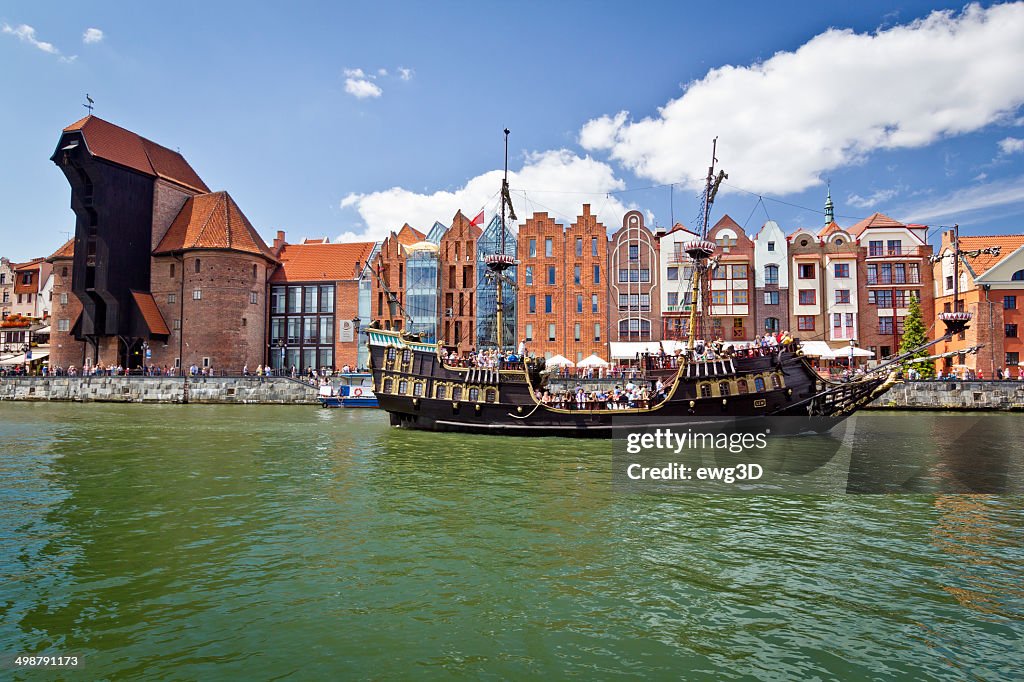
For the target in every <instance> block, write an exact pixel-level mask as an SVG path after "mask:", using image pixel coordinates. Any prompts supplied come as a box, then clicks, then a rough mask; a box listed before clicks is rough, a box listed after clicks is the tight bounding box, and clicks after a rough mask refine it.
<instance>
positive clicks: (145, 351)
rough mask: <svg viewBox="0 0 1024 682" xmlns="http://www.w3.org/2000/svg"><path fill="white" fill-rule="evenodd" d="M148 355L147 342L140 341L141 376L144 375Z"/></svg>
mask: <svg viewBox="0 0 1024 682" xmlns="http://www.w3.org/2000/svg"><path fill="white" fill-rule="evenodd" d="M148 357H149V342H148V341H143V342H142V376H146V359H147V358H148Z"/></svg>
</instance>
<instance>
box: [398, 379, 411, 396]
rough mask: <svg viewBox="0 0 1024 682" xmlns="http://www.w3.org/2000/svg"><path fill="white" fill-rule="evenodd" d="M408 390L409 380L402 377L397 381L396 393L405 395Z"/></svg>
mask: <svg viewBox="0 0 1024 682" xmlns="http://www.w3.org/2000/svg"><path fill="white" fill-rule="evenodd" d="M408 391H409V382H408V381H407V380H406V379H402V380H401V381H399V382H398V395H405V394H406V393H407V392H408Z"/></svg>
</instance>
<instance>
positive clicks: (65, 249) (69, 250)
mask: <svg viewBox="0 0 1024 682" xmlns="http://www.w3.org/2000/svg"><path fill="white" fill-rule="evenodd" d="M74 257H75V238H74V237H72V238H71V239H69V240H67V241H66V242H64V246H62V247H60V248H59V249H57V250H56V251H54V252H53V254H51V255H50V257H49V258H47V259H46V260H48V261H51V262H52V261H55V260H60V259H62V258H74Z"/></svg>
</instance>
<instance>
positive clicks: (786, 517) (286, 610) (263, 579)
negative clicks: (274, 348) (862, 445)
mask: <svg viewBox="0 0 1024 682" xmlns="http://www.w3.org/2000/svg"><path fill="white" fill-rule="evenodd" d="M885 416H886V415H877V416H872V415H864V416H860V417H858V421H857V438H858V439H865V438H867V439H871V438H875V439H877V442H878V444H879V445H878V446H877V448H876V449H877V450H878V451H880V452H882V451H884V450H885V448H886V444H887V443H889V441H890V435H889V428H890V426H889V423H888V422H885V421H884V419H883V418H884V417H885ZM1003 417H1005V415H1002V416H1001V415H990V416H988V417H987V419H989V421H987V422H983V424H982V425H983V426H984V428H985V429H986V430H987V432H988V433H989V436H991V435H992V434H996V436H994V437H992V439H991V441H992V442H993V443H996V445H998V434H999V433H1002V434H1003V436H1004V438H1006V441H1005V442H1006V443H1016V442H1019V439H1017V440H1012V439H1011V438H1010V436H1012V437H1013V438H1016V437H1017V433H1018V432H1017V431H1015V429H1017V428H1018V427H1017V426H1016V423H1015V422H1008V421H1005V420H1004V421H1000V420H1001V419H1003ZM943 419H944V417H943V416H942V415H915V417H914V420H913V428H915V429H918V430H919V431H920V433H921V434H922V436H921V438H922V440H921V442H922V443H926V444H927V445H928V448H929V452H933V451H937V450H938V448H940V447H945V446H944V445H942V444H940V443H938V442H937V441H936V439H935V434H936V433H937V432H941V433H946V432H948V430H949V429H948V426H947V425H944V424H943ZM976 426H977V425H976ZM972 428H974V427H972ZM966 430H969V429H965V431H966ZM806 442H809V441H806ZM806 442H805V444H803V445H801V444H796V445H794V447H797V448H799V447H807V446H806ZM0 445H2V452H3V453H4V457H3V458H2V460H0V511H2V513H0V585H2V587H0V649H2V650H3V651H5V652H18V651H26V652H31V651H43V650H51V651H59V652H77V653H80V654H82V655H84V656H85V659H86V661H87V666H88V667H87V669H86V670H85V671H83V672H87V673H88V677H89V678H90V679H95V678H113V679H123V678H137V677H142V676H146V677H172V678H185V679H193V678H203V679H206V678H210V677H211V676H215V677H228V676H243V675H245V676H249V677H252V676H255V677H259V678H273V677H280V676H288V675H294V676H296V677H301V678H329V677H338V676H340V675H356V676H360V677H368V676H373V677H390V678H394V677H407V676H409V675H410V674H411V673H419V674H423V673H426V674H428V675H431V674H432V675H440V674H445V675H448V674H452V673H455V674H462V675H472V676H479V675H488V676H494V677H497V676H502V677H522V676H524V675H537V676H540V675H544V676H551V677H564V676H567V675H581V676H582V675H586V676H590V677H607V676H610V675H613V674H621V673H622V672H627V673H631V674H636V675H659V676H666V675H670V674H671V675H673V676H683V677H707V678H714V679H731V678H743V677H747V678H750V677H754V678H774V679H795V678H807V677H822V678H844V679H850V678H880V677H887V678H908V677H913V678H917V679H961V678H963V677H965V676H973V677H976V678H980V679H995V678H1006V679H1009V678H1011V677H1013V676H1014V673H1015V672H1016V673H1018V674H1019V672H1020V668H1019V665H1020V664H1019V661H1018V659H1019V656H1018V655H1017V654H1016V653H1015V652H1017V651H1019V643H1020V640H1021V636H1022V630H1021V620H1022V618H1021V616H1022V614H1024V607H1022V600H1024V596H1022V593H1021V587H1020V586H1021V584H1022V579H1024V567H1022V565H1021V560H1022V558H1021V550H1020V546H1021V529H1022V525H1024V515H1022V512H1021V509H1020V502H1021V499H1020V498H1010V497H996V496H945V495H906V494H903V495H889V496H878V495H872V496H845V495H837V496H792V495H790V496H748V497H742V496H711V495H625V494H620V493H617V492H615V491H613V489H612V486H611V448H610V446H609V445H608V444H607V443H603V442H596V441H585V442H577V441H564V440H554V439H540V438H537V439H523V438H516V439H504V438H492V437H471V436H454V435H444V434H429V433H417V432H407V431H401V430H395V429H391V428H389V427H388V426H387V425H386V420H385V418H384V416H383V415H382V414H381V413H378V412H375V411H345V410H318V409H313V408H306V407H296V408H291V407H233V406H189V407H182V406H116V405H109V406H106V405H89V406H82V405H24V404H14V405H12V404H4V405H0ZM892 449H893V448H892V447H891V446H890V447H889V450H890V451H891V450H892ZM932 449H934V450H932ZM929 456H931V455H929ZM889 459H890V460H891V459H892V458H891V457H890V458H889ZM885 460H886V458H885V457H878V459H877V462H878V465H879V466H885V465H884V461H885ZM778 464H779V466H780V467H783V468H785V467H787V466H788V467H790V468H798V467H800V466H801V464H800V460H799V458H797V459H790V460H786V461H780V462H779V463H778ZM862 464H865V463H864V462H862ZM900 466H904V465H900ZM863 468H867V466H866V464H865V466H864V467H863ZM913 478H914V477H913V476H911V477H910V478H907V479H904V480H908V481H913ZM914 485H916V484H913V483H911V484H910V486H909V487H910V489H911V490H913V487H914Z"/></svg>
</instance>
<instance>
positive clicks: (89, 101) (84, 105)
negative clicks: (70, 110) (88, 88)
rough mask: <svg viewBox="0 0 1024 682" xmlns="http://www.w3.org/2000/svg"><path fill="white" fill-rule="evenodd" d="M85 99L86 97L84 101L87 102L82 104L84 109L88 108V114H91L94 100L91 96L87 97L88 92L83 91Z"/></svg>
mask: <svg viewBox="0 0 1024 682" xmlns="http://www.w3.org/2000/svg"><path fill="white" fill-rule="evenodd" d="M85 99H86V102H88V104H83V105H82V106H83V107H85V108H86V109H88V110H89V115H90V116H92V109H93V105H94V104H96V101H95V100H93V98H92V97H89V93H88V92H87V93H85Z"/></svg>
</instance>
